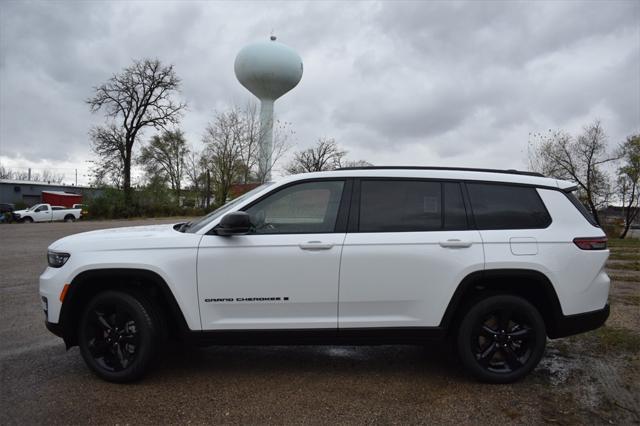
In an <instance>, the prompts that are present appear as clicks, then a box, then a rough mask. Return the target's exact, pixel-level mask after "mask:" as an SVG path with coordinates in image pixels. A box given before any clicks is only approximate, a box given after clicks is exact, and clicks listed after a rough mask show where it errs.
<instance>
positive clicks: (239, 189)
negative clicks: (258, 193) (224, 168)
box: [229, 183, 262, 199]
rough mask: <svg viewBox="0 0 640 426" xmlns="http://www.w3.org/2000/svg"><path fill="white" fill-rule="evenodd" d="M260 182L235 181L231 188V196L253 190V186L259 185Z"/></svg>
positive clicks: (232, 197)
mask: <svg viewBox="0 0 640 426" xmlns="http://www.w3.org/2000/svg"><path fill="white" fill-rule="evenodd" d="M260 185H262V184H260V183H233V184H231V188H229V198H230V199H234V198H236V197H239V196H241V195H242V194H244V193H245V192H249V191H251V190H252V189H253V188H257V187H259V186H260Z"/></svg>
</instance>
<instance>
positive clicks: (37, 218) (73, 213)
mask: <svg viewBox="0 0 640 426" xmlns="http://www.w3.org/2000/svg"><path fill="white" fill-rule="evenodd" d="M13 214H15V215H16V219H17V220H19V221H21V222H27V223H32V222H55V221H65V222H75V221H76V220H78V219H80V216H81V215H82V209H68V208H66V207H62V206H52V205H51V204H36V205H35V206H33V207H29V208H28V209H26V210H16V211H14V212H13Z"/></svg>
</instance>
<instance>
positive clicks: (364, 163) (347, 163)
mask: <svg viewBox="0 0 640 426" xmlns="http://www.w3.org/2000/svg"><path fill="white" fill-rule="evenodd" d="M372 166H373V164H371V163H370V162H368V161H365V160H355V161H354V160H348V161H345V162H344V163H343V164H342V167H372Z"/></svg>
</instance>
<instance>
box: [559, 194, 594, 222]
mask: <svg viewBox="0 0 640 426" xmlns="http://www.w3.org/2000/svg"><path fill="white" fill-rule="evenodd" d="M565 194H566V196H567V198H568V199H569V201H571V203H572V204H573V205H574V206H575V207H576V208H577V209H578V211H579V212H580V213H581V214H582V216H584V218H585V219H587V221H588V222H589V223H590V224H592V225H593V226H596V227H598V228H599V227H600V225H598V222H596V220H595V219H594V218H593V215H592V214H591V212H590V211H589V210H588V209H587V207H586V206H585V205H584V204H582V202H581V201H580V200H579V199H578V197H576V194H575V193H574V192H565Z"/></svg>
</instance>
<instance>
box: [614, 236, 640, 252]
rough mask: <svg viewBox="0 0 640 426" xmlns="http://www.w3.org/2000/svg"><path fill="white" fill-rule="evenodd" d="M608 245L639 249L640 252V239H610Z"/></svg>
mask: <svg viewBox="0 0 640 426" xmlns="http://www.w3.org/2000/svg"><path fill="white" fill-rule="evenodd" d="M607 245H608V246H609V247H638V249H639V250H640V239H638V238H625V239H623V240H621V239H620V238H610V239H609V241H608V243H607Z"/></svg>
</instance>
